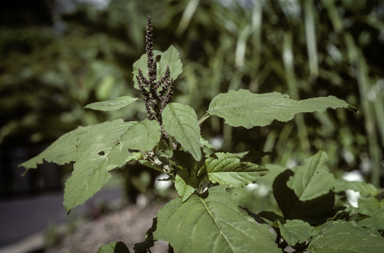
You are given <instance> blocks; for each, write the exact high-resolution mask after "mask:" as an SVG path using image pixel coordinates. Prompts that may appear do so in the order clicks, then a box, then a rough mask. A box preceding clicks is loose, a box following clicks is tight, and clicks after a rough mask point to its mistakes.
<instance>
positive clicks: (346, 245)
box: [308, 220, 384, 253]
mask: <svg viewBox="0 0 384 253" xmlns="http://www.w3.org/2000/svg"><path fill="white" fill-rule="evenodd" d="M320 231H321V232H320V234H319V235H316V236H314V237H313V239H312V241H311V243H310V244H309V247H308V250H310V251H311V252H313V253H339V252H345V253H354V252H359V253H381V252H383V248H384V239H383V237H381V235H380V234H379V233H378V232H377V231H376V230H366V229H364V228H362V227H360V226H358V225H356V223H354V222H347V221H342V220H340V221H330V222H327V223H326V224H325V225H323V226H321V227H320Z"/></svg>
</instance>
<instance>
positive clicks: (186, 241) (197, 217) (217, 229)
mask: <svg viewBox="0 0 384 253" xmlns="http://www.w3.org/2000/svg"><path fill="white" fill-rule="evenodd" d="M208 191H209V192H208V197H206V198H203V197H199V196H197V195H192V196H191V197H190V198H189V199H188V200H187V201H186V202H184V203H182V202H181V199H180V198H176V199H174V200H172V201H171V202H169V203H168V204H166V205H165V206H164V207H163V208H162V209H160V211H159V212H158V214H157V219H158V223H157V229H156V231H155V232H154V234H153V235H154V237H155V239H156V240H163V241H168V242H169V243H170V244H171V245H172V247H173V248H174V249H175V250H177V251H178V252H184V253H195V252H210V253H235V252H236V253H242V252H244V253H245V252H247V253H248V252H255V249H257V251H258V252H269V253H274V252H281V250H280V249H279V248H278V247H277V244H275V242H274V240H275V237H274V236H273V235H272V234H271V233H270V232H269V230H268V227H267V226H265V225H259V224H257V223H256V222H254V221H252V219H251V218H250V217H249V216H248V215H247V214H246V213H245V212H244V211H243V210H240V209H239V208H238V207H237V206H236V205H234V204H233V202H232V201H231V200H230V199H229V197H230V194H229V193H227V192H226V191H225V186H216V187H213V188H210V189H209V190H208Z"/></svg>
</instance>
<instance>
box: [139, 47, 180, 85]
mask: <svg viewBox="0 0 384 253" xmlns="http://www.w3.org/2000/svg"><path fill="white" fill-rule="evenodd" d="M158 56H160V61H159V62H156V66H157V79H158V80H159V79H160V78H161V77H162V76H163V75H164V74H165V70H166V69H167V66H169V71H170V73H171V78H173V80H176V78H177V77H178V76H179V75H180V74H181V73H182V72H183V64H182V63H181V60H180V56H179V53H178V52H177V50H176V48H175V47H174V46H170V47H169V48H168V49H167V51H165V52H160V51H158V50H153V57H154V59H157V58H158ZM138 69H140V70H141V71H142V72H143V75H144V76H145V77H146V78H148V66H147V55H146V54H143V55H142V56H141V57H140V59H139V60H137V61H136V62H135V63H134V64H133V72H132V73H133V82H134V87H135V88H136V89H139V84H138V83H137V79H136V76H137V75H138Z"/></svg>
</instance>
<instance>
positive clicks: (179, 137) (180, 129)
mask: <svg viewBox="0 0 384 253" xmlns="http://www.w3.org/2000/svg"><path fill="white" fill-rule="evenodd" d="M162 117H163V124H164V127H165V130H166V131H167V133H168V134H170V135H172V136H173V137H174V138H175V139H176V141H178V142H179V143H180V145H181V146H182V147H183V148H184V149H185V150H186V151H188V152H189V153H191V155H192V156H193V158H194V159H195V160H197V161H199V160H200V159H201V148H200V127H199V124H198V123H197V116H196V113H195V111H194V110H193V109H192V107H190V106H188V105H183V104H179V103H170V104H168V105H167V106H166V107H165V109H164V111H163V113H162Z"/></svg>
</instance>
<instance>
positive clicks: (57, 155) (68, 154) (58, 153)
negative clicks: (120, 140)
mask: <svg viewBox="0 0 384 253" xmlns="http://www.w3.org/2000/svg"><path fill="white" fill-rule="evenodd" d="M90 127H91V126H87V127H81V126H80V127H78V128H76V129H75V130H73V131H71V132H69V133H66V134H64V135H63V136H61V137H60V138H59V139H57V140H56V141H55V142H53V143H52V144H51V145H50V146H49V147H48V148H47V149H46V150H44V151H43V152H41V153H40V154H39V155H38V156H35V157H33V158H31V159H29V160H28V161H26V162H24V163H22V164H20V166H23V167H24V168H26V169H27V171H28V170H29V169H36V168H37V165H38V164H42V163H43V160H45V161H47V162H53V163H57V164H59V165H63V164H65V163H70V162H74V161H76V154H77V153H76V146H77V142H78V138H79V137H80V136H81V135H83V134H84V133H86V132H87V130H89V128H90Z"/></svg>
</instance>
